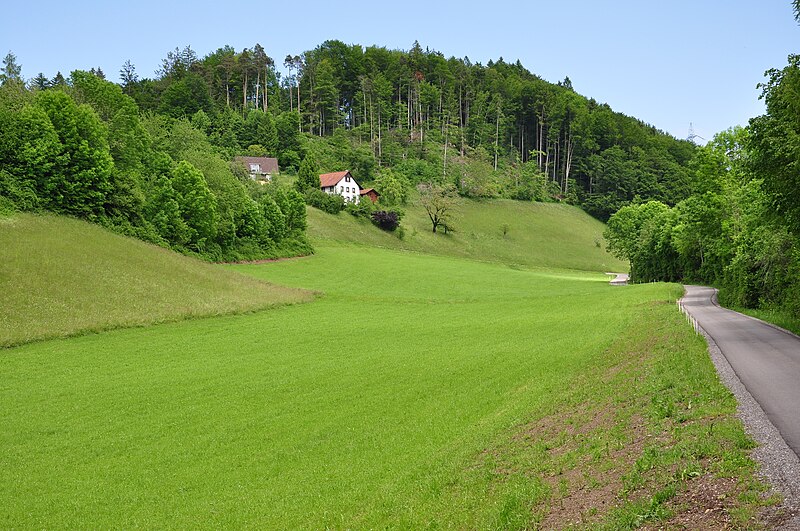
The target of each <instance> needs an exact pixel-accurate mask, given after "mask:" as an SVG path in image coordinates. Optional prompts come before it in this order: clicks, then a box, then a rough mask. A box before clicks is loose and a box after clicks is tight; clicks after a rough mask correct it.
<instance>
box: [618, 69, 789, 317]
mask: <svg viewBox="0 0 800 531" xmlns="http://www.w3.org/2000/svg"><path fill="white" fill-rule="evenodd" d="M762 89H763V99H764V101H765V102H766V107H767V113H766V114H765V115H763V116H759V117H757V118H754V119H752V120H750V124H749V126H748V127H747V128H744V129H743V128H735V129H732V130H729V131H726V132H724V133H721V134H719V135H717V136H716V137H715V138H714V140H713V141H712V142H710V143H709V144H708V145H707V146H705V147H703V148H700V149H699V151H698V155H697V157H696V159H695V161H694V162H693V165H692V172H693V174H694V177H695V178H694V186H693V193H692V195H691V196H690V197H688V198H687V199H685V200H683V201H681V202H679V203H678V204H677V205H675V206H674V207H669V206H668V205H665V204H663V203H661V202H656V201H651V202H646V203H642V204H637V205H629V206H626V207H624V208H622V209H620V210H619V212H617V213H616V214H614V215H613V216H612V217H611V219H610V220H609V222H608V231H607V238H608V239H609V243H610V248H611V249H613V250H614V251H615V252H616V253H617V254H618V255H619V256H620V257H622V258H626V259H629V260H630V262H631V272H632V274H633V278H634V279H635V280H637V281H645V282H646V281H651V280H672V281H675V280H683V281H694V282H702V283H707V284H713V285H716V286H718V287H719V288H720V300H721V302H722V303H723V304H727V305H731V306H738V307H745V308H762V309H768V310H775V311H777V312H778V313H779V314H781V313H782V314H783V315H787V316H789V317H790V319H794V320H795V321H796V320H797V319H798V317H799V316H800V239H799V238H800V171H799V170H798V168H799V167H800V56H796V55H793V56H790V57H789V64H788V65H787V66H786V67H785V68H783V69H781V70H777V69H774V70H770V71H769V72H767V81H766V83H764V84H763V85H762ZM796 324H797V323H796Z"/></svg>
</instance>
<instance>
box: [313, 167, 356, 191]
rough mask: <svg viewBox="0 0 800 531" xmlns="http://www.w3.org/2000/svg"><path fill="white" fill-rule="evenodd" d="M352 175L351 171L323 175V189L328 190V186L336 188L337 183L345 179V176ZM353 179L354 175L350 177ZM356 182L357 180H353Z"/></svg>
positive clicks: (321, 177) (320, 179)
mask: <svg viewBox="0 0 800 531" xmlns="http://www.w3.org/2000/svg"><path fill="white" fill-rule="evenodd" d="M348 173H350V172H349V171H335V172H333V173H323V174H322V175H320V176H319V182H320V186H321V187H322V188H326V187H328V186H334V185H335V184H336V183H338V182H339V181H341V180H342V179H344V177H345V175H347V174H348ZM350 177H351V178H352V175H351V176H350ZM353 180H355V179H353Z"/></svg>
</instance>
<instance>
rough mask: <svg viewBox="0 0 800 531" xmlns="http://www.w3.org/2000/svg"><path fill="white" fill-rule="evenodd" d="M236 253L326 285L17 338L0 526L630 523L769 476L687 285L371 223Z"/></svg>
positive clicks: (246, 268) (11, 354)
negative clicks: (339, 234) (259, 308)
mask: <svg viewBox="0 0 800 531" xmlns="http://www.w3.org/2000/svg"><path fill="white" fill-rule="evenodd" d="M230 268H231V269H234V270H237V271H241V272H246V273H249V274H251V275H253V276H254V277H257V278H260V279H266V280H268V281H271V282H278V283H281V284H288V285H292V286H296V287H302V288H307V289H315V290H323V291H325V296H324V297H320V298H318V299H317V300H315V301H314V302H313V303H312V304H299V305H293V306H288V307H285V308H282V309H281V310H279V311H270V312H253V313H248V314H244V315H236V316H224V317H217V318H212V319H202V320H190V321H183V322H178V323H171V324H165V325H161V326H153V327H142V328H134V329H126V330H116V331H112V332H109V333H104V334H98V335H90V336H83V337H77V338H71V339H66V340H55V341H47V342H39V343H35V344H30V345H25V346H22V347H19V348H15V349H8V350H6V351H3V352H2V353H0V354H2V355H0V382H2V385H0V403H2V404H3V407H2V408H0V425H2V426H3V427H4V429H3V430H0V484H2V485H3V486H4V488H3V489H0V527H6V528H50V527H64V528H81V527H92V528H137V527H148V528H162V527H163V528H176V529H182V528H187V527H188V528H224V527H235V528H282V529H297V528H315V529H316V528H363V529H367V528H387V527H388V528H408V529H420V528H432V527H452V528H469V529H489V528H534V527H537V526H538V525H540V524H541V525H543V526H544V527H547V528H559V527H565V526H566V525H567V524H572V523H574V522H576V521H580V522H582V523H583V524H588V523H591V522H601V523H602V522H608V527H609V528H614V529H619V528H628V527H632V526H634V525H638V524H633V523H632V522H639V523H641V522H644V521H647V520H658V519H659V518H663V517H665V515H668V514H669V510H670V509H669V504H670V503H673V502H675V503H676V504H678V505H677V506H680V502H681V500H682V499H689V498H682V496H684V495H686V496H689V495H691V494H692V493H693V490H692V487H691V485H692V484H693V483H692V481H693V478H699V479H701V478H713V477H715V474H718V473H724V474H725V475H726V477H734V478H736V477H739V475H742V476H744V477H745V478H746V477H747V476H746V471H747V470H748V468H747V467H748V466H750V465H749V463H750V462H749V461H748V459H747V457H746V452H747V449H748V448H749V446H748V440H747V438H746V436H745V435H744V433H743V431H742V429H741V425H740V424H739V423H738V421H737V420H736V419H735V417H734V411H735V402H734V401H733V400H732V398H731V396H730V394H729V393H727V392H726V391H725V390H724V389H723V388H722V387H721V385H720V384H719V382H718V381H717V380H716V376H715V373H714V370H713V367H712V366H711V364H710V362H709V360H708V356H707V352H706V348H705V345H704V343H703V341H702V339H701V338H698V337H697V336H695V335H694V334H693V333H692V331H691V329H690V328H689V327H688V326H687V325H686V323H685V321H684V319H683V317H682V316H681V315H680V314H679V312H678V311H677V310H676V308H675V306H674V304H667V302H668V301H671V300H674V297H675V296H676V295H677V294H679V293H680V289H679V287H677V286H670V285H664V284H654V285H641V286H630V287H628V288H624V289H620V288H614V287H611V286H609V285H608V284H607V282H606V281H605V279H604V278H603V276H602V275H598V274H587V273H577V272H572V273H570V272H565V271H563V270H561V271H558V270H553V271H547V270H541V269H536V270H530V269H523V270H519V269H512V268H509V267H506V266H505V265H500V264H496V263H485V262H477V261H474V260H464V259H458V258H453V257H442V256H430V255H425V254H421V253H408V252H398V251H393V250H382V249H375V248H370V247H366V248H359V247H357V246H352V245H347V246H342V245H339V246H333V247H331V246H320V247H319V249H318V253H317V255H315V256H312V257H309V258H305V259H302V260H290V261H284V262H276V263H270V264H263V265H241V266H230ZM347 273H354V274H353V275H352V276H348V275H347ZM109 353H113V355H109ZM54 390H57V392H54ZM742 470H744V471H745V473H743V472H742ZM676 471H677V472H676ZM732 484H733V485H734V486H736V488H737V489H738V490H737V491H736V492H730V491H728V490H725V489H722V488H720V489H717V490H716V491H715V494H719V493H724V494H725V495H727V497H726V498H725V499H726V500H728V502H729V503H731V504H734V505H735V508H736V509H737V511H739V512H738V513H737V515H738V518H739V519H740V520H741V521H743V522H747V521H748V520H747V519H748V518H749V516H750V514H751V513H749V512H748V510H749V508H750V507H751V506H752V505H754V504H757V503H758V497H757V496H755V495H753V490H752V484H751V483H748V482H747V481H742V482H741V483H739V482H737V481H734V482H733V483H732ZM725 485H728V483H726V484H725ZM587 493H591V496H588V495H587ZM739 493H743V497H742V499H743V500H745V501H739V500H740V499H739V498H738V497H737V494H739ZM744 495H747V496H744ZM691 499H694V498H691ZM714 499H715V500H716V499H717V496H715V497H714ZM587 500H588V501H587ZM728 502H726V503H728ZM586 503H593V504H594V507H595V509H594V510H593V511H592V510H589V509H591V507H585V504H586ZM691 505H692V506H699V507H700V512H701V514H703V513H702V511H703V509H705V506H702V504H699V503H692V504H691ZM565 506H566V507H568V508H569V507H575V508H577V509H580V513H577V512H576V513H570V514H563V513H560V512H559V511H563V508H564V507H565ZM741 507H744V508H743V509H742V508H741ZM611 508H614V509H613V510H610V509H611ZM584 509H586V510H584ZM713 514H715V515H716V514H721V513H720V512H715V513H713ZM551 518H555V520H550V519H551ZM689 527H696V526H692V525H690V526H689ZM699 527H703V526H699ZM711 527H712V528H714V527H715V526H713V525H712V526H711ZM716 527H725V526H722V525H720V526H716Z"/></svg>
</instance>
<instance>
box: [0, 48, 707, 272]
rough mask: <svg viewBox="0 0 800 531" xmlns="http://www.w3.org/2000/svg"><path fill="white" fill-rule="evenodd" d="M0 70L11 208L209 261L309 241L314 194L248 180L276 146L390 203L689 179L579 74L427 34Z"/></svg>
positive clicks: (610, 195) (608, 198)
mask: <svg viewBox="0 0 800 531" xmlns="http://www.w3.org/2000/svg"><path fill="white" fill-rule="evenodd" d="M281 67H282V68H281ZM0 75H1V76H2V78H1V79H0V82H2V92H1V93H0V131H1V132H0V161H2V173H0V197H2V198H4V199H3V200H4V201H5V202H6V203H8V204H11V205H13V207H14V208H20V209H47V210H54V211H58V212H63V213H67V214H70V215H76V216H81V217H86V218H89V219H94V220H96V221H99V222H101V223H105V224H107V225H108V226H111V227H115V228H117V229H118V230H122V231H123V232H126V233H130V234H134V235H137V236H138V237H141V238H144V239H147V240H150V241H155V242H158V243H161V244H164V245H168V246H170V247H173V248H176V249H180V250H183V251H187V252H195V253H198V254H200V255H203V256H206V257H208V258H210V259H215V260H222V259H225V260H227V259H237V258H243V257H257V256H273V255H285V254H291V253H302V252H309V248H308V244H307V242H306V241H305V238H304V236H303V228H304V225H305V220H304V217H303V216H302V215H301V214H300V210H301V209H300V208H298V206H297V204H296V203H298V202H302V201H303V200H305V201H306V202H309V203H312V204H314V200H312V199H313V198H311V196H309V194H306V197H302V196H298V194H297V193H296V191H295V190H293V189H292V188H290V187H287V186H279V185H269V186H257V185H255V184H254V183H253V182H251V181H249V180H248V178H247V176H246V175H243V172H242V171H241V168H237V167H236V166H235V165H232V164H231V163H230V161H231V160H233V157H234V156H236V155H253V156H274V157H277V158H278V160H279V163H280V167H281V170H282V171H283V172H284V173H285V174H288V175H292V174H294V173H296V172H297V171H298V170H299V169H300V168H301V166H302V164H303V163H304V161H305V162H306V165H307V168H314V169H317V170H319V171H338V170H350V171H351V172H352V173H353V175H354V176H355V177H356V179H357V180H358V181H359V182H360V183H362V184H365V185H369V186H374V187H375V188H377V189H378V190H379V191H380V192H381V193H382V197H383V201H384V202H385V203H388V206H391V203H398V202H399V203H402V202H403V201H405V199H406V198H407V197H409V195H410V194H409V192H411V191H413V190H414V187H415V186H416V185H420V184H435V185H437V186H439V187H441V188H442V189H451V190H453V191H454V193H458V194H460V195H462V196H464V197H470V198H492V197H507V198H513V199H517V200H525V201H530V200H534V201H567V202H570V203H573V204H577V205H580V206H582V207H583V208H584V209H585V210H586V211H588V212H589V213H591V214H592V215H594V216H596V217H598V218H600V219H603V220H605V219H607V218H608V216H610V215H611V214H612V213H613V212H615V211H616V210H618V209H619V208H620V207H621V206H624V205H627V204H629V203H631V202H640V201H643V200H648V199H653V200H658V201H661V202H664V203H665V204H668V205H674V204H677V203H678V202H680V201H681V200H683V199H685V198H687V197H688V196H689V194H690V193H691V191H692V189H693V179H694V175H693V171H692V169H691V161H692V160H693V159H694V157H695V154H696V146H695V145H694V144H693V143H691V142H688V141H683V140H677V139H675V138H674V137H671V136H669V135H667V134H664V133H663V132H661V131H658V130H657V129H655V128H654V127H652V126H650V125H647V124H644V123H642V122H641V121H639V120H637V119H635V118H631V117H628V116H625V115H623V114H620V113H617V112H614V111H613V110H612V109H611V108H609V106H608V105H606V104H602V103H598V102H596V101H595V100H593V99H589V98H586V97H584V96H582V95H580V94H578V93H577V92H576V91H575V90H574V89H573V87H572V85H571V83H570V80H569V79H568V78H567V79H565V80H564V81H563V82H560V83H557V84H553V83H549V82H547V81H545V80H543V79H541V78H539V77H537V76H536V75H534V74H532V73H531V72H529V71H528V70H526V69H525V68H524V67H523V66H522V65H521V64H520V63H519V62H518V61H517V62H515V63H506V62H505V61H504V60H503V59H502V58H501V59H498V60H497V61H490V62H489V63H488V64H486V65H481V64H476V63H472V62H471V61H470V60H469V59H468V58H466V57H465V58H463V59H460V58H455V57H451V58H449V59H446V58H445V57H444V56H443V55H442V54H441V53H438V52H435V51H431V50H427V49H423V48H422V47H421V46H420V45H419V44H418V43H416V42H415V43H414V44H413V46H412V47H411V49H410V50H408V51H401V50H389V49H387V48H384V47H377V46H370V47H366V48H364V47H362V46H360V45H348V44H344V43H342V42H340V41H326V42H324V43H323V44H321V45H319V46H318V47H316V48H315V49H313V50H310V51H306V52H305V53H303V54H302V55H297V56H287V57H286V58H285V59H284V60H283V61H282V62H278V63H276V61H275V60H274V59H272V58H271V57H270V56H269V55H268V54H267V52H266V50H265V49H264V48H263V47H262V46H261V45H259V44H256V45H254V46H253V47H252V48H249V49H244V50H241V51H236V50H235V49H233V48H231V47H229V46H226V47H223V48H219V49H218V50H216V51H214V52H212V53H209V54H208V55H206V56H205V57H202V58H199V57H198V56H197V54H196V53H195V52H194V51H193V50H192V49H191V47H186V48H183V49H178V48H176V49H175V50H174V51H171V52H169V53H167V55H166V57H165V58H164V59H163V60H162V64H161V68H160V69H159V70H158V72H157V73H156V76H155V77H154V78H152V79H151V78H143V77H140V76H139V75H138V74H137V72H136V68H135V65H133V64H131V63H130V62H129V61H126V62H125V63H124V64H123V65H122V67H121V69H120V71H119V82H118V83H114V82H111V81H108V80H106V75H105V73H104V72H102V70H100V69H99V68H98V69H95V68H92V69H90V70H89V71H75V72H72V73H71V74H70V75H69V76H67V77H64V76H63V75H62V74H61V73H60V72H59V73H56V74H55V76H53V77H47V76H45V75H44V74H43V73H39V74H38V75H36V76H35V77H33V78H31V79H29V80H27V81H25V79H24V78H23V77H22V75H21V66H20V65H19V63H18V62H17V58H16V57H15V56H14V55H13V54H12V53H9V54H8V55H7V56H6V58H5V60H4V64H3V70H2V74H0ZM412 195H413V194H412ZM318 199H319V198H317V200H318ZM270 216H273V217H270ZM301 218H302V219H301Z"/></svg>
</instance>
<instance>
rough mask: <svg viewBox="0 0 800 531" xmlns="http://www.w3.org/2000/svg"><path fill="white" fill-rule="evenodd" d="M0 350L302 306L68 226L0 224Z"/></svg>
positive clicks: (22, 217)
mask: <svg viewBox="0 0 800 531" xmlns="http://www.w3.org/2000/svg"><path fill="white" fill-rule="evenodd" d="M0 293H2V302H0V348H2V347H6V346H11V345H17V344H21V343H26V342H29V341H34V340H40V339H46V338H53V337H66V336H71V335H76V334H81V333H87V332H96V331H99V330H107V329H111V328H118V327H123V326H144V325H149V324H153V323H159V322H166V321H174V320H178V319H187V318H192V317H204V316H211V315H220V314H228V313H235V312H246V311H254V310H260V309H264V308H268V307H270V306H274V305H281V304H290V303H295V302H302V301H308V300H310V299H311V298H312V297H313V294H312V293H309V292H307V291H298V290H293V289H287V288H285V287H282V286H276V285H270V284H267V283H265V282H256V281H254V280H253V279H252V278H247V277H243V276H242V275H233V274H231V273H230V272H228V271H224V270H222V269H220V268H219V267H215V266H213V265H211V264H208V263H205V262H201V261H199V260H195V259H192V258H189V257H186V256H183V255H180V254H177V253H174V252H172V251H167V250H165V249H161V248H159V247H156V246H153V245H148V244H146V243H143V242H141V241H139V240H135V239H133V238H126V237H123V236H119V235H116V234H112V233H110V232H108V231H107V230H104V229H103V228H101V227H98V226H97V225H93V224H90V223H86V222H84V221H78V220H76V219H71V218H67V217H59V216H53V215H41V216H35V215H30V214H16V215H14V216H13V217H10V216H1V215H0Z"/></svg>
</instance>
